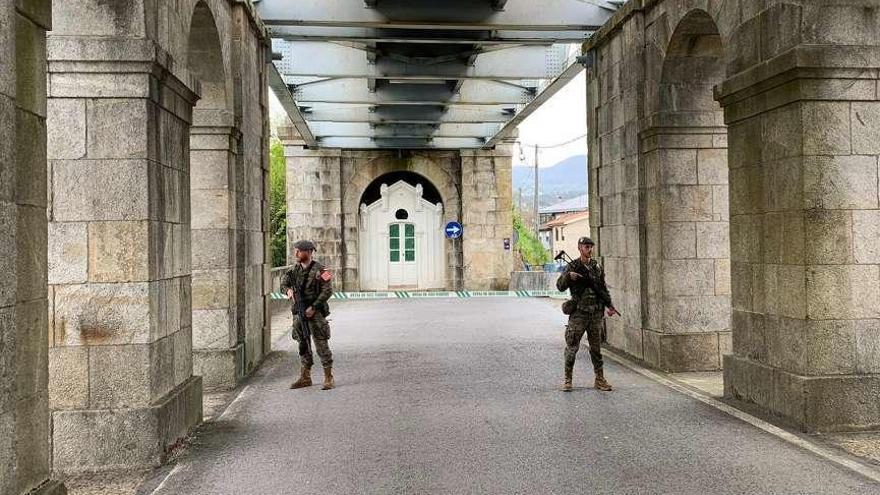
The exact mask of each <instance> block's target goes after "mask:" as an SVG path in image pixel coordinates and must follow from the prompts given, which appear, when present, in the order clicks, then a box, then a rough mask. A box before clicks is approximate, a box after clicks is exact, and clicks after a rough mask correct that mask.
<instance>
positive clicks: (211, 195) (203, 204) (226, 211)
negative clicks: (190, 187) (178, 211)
mask: <svg viewBox="0 0 880 495" xmlns="http://www.w3.org/2000/svg"><path fill="white" fill-rule="evenodd" d="M231 199H232V198H230V194H229V192H228V191H223V190H213V189H212V190H194V191H192V204H193V210H192V228H193V229H221V228H224V227H230V207H229V202H230V200H231Z"/></svg>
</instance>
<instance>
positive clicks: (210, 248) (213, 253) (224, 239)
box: [192, 229, 233, 270]
mask: <svg viewBox="0 0 880 495" xmlns="http://www.w3.org/2000/svg"><path fill="white" fill-rule="evenodd" d="M232 242H233V241H232V239H230V231H229V230H227V229H211V230H205V229H200V230H194V231H193V232H192V245H193V246H198V248H197V249H194V250H193V252H192V269H193V270H211V269H214V268H216V267H218V266H228V264H229V256H230V247H231V245H232V244H231V243H232Z"/></svg>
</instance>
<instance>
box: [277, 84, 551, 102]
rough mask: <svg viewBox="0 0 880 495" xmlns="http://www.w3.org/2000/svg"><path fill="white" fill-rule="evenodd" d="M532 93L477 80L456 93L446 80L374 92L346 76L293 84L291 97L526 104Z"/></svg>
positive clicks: (384, 86)
mask: <svg viewBox="0 0 880 495" xmlns="http://www.w3.org/2000/svg"><path fill="white" fill-rule="evenodd" d="M534 95H535V92H534V91H528V90H524V89H521V88H517V87H512V86H508V85H504V84H499V83H496V82H494V81H486V80H478V79H471V80H466V81H464V82H463V83H462V85H461V88H460V89H459V91H458V92H457V93H456V92H455V90H454V87H453V85H451V84H449V83H447V82H445V81H441V82H438V83H437V84H388V83H384V84H381V85H379V86H378V87H377V88H376V90H375V91H373V92H371V91H370V90H369V88H368V86H367V85H366V84H365V83H364V80H363V79H349V78H345V79H333V80H329V81H325V82H321V83H318V84H307V85H303V86H295V85H294V87H293V97H294V98H295V99H296V101H298V102H299V103H300V104H301V105H308V104H310V103H361V104H371V105H380V104H381V105H516V104H523V103H527V102H528V101H529V100H531V99H532V98H533V97H534Z"/></svg>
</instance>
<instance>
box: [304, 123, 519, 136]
mask: <svg viewBox="0 0 880 495" xmlns="http://www.w3.org/2000/svg"><path fill="white" fill-rule="evenodd" d="M501 126H502V124H499V123H455V124H454V123H431V124H395V123H388V124H375V123H374V124H370V123H368V122H311V123H310V127H311V129H312V132H314V133H315V136H316V137H317V138H327V137H370V136H381V137H402V136H421V137H429V136H432V137H473V138H489V137H490V136H493V135H494V134H495V133H497V132H498V130H499V129H501Z"/></svg>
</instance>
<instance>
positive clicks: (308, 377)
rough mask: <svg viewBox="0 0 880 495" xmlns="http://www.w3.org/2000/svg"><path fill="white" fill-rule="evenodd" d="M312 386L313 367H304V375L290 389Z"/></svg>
mask: <svg viewBox="0 0 880 495" xmlns="http://www.w3.org/2000/svg"><path fill="white" fill-rule="evenodd" d="M311 386H312V367H311V366H303V367H302V374H300V376H299V380H297V381H295V382H293V384H292V385H290V388H303V387H311Z"/></svg>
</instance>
